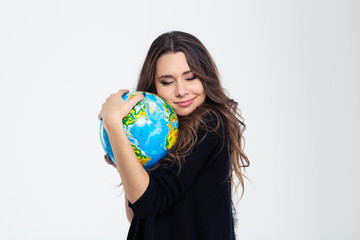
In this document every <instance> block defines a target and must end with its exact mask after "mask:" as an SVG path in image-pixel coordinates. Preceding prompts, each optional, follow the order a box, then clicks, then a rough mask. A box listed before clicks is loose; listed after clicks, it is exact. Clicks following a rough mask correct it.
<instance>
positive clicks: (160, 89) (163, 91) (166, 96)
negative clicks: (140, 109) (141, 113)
mask: <svg viewBox="0 0 360 240" xmlns="http://www.w3.org/2000/svg"><path fill="white" fill-rule="evenodd" d="M156 94H157V95H158V96H160V97H161V98H163V99H165V100H166V101H167V102H169V100H170V95H169V91H168V90H166V89H164V88H163V87H161V86H157V87H156Z"/></svg>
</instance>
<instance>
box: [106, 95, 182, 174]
mask: <svg viewBox="0 0 360 240" xmlns="http://www.w3.org/2000/svg"><path fill="white" fill-rule="evenodd" d="M138 94H144V97H145V98H144V99H143V100H142V101H140V102H139V103H137V104H136V105H135V106H134V108H133V109H132V110H131V111H130V112H129V114H128V115H127V116H126V117H125V118H124V119H123V127H124V130H125V133H126V136H127V137H128V139H129V141H130V143H131V146H132V148H133V149H134V152H135V154H136V157H137V158H138V159H139V161H140V163H141V164H142V165H143V167H144V168H145V169H149V168H151V167H153V166H154V165H155V164H156V163H158V162H159V160H160V159H162V158H163V157H165V156H166V155H167V153H168V152H169V151H170V150H171V148H172V147H173V146H174V144H175V142H176V139H177V136H178V131H179V130H178V126H179V120H178V117H177V115H176V114H175V112H174V110H173V109H172V107H171V106H170V105H169V104H168V103H167V102H166V101H165V100H164V99H162V98H161V97H159V96H157V95H156V94H153V93H148V92H141V91H137V92H131V93H126V94H124V95H123V99H124V100H127V99H131V98H133V97H135V96H136V95H138ZM100 141H101V144H102V147H103V148H104V150H105V152H106V153H107V154H108V156H109V157H110V159H111V161H112V162H114V163H115V164H116V161H115V157H114V153H113V151H112V148H111V145H110V141H109V137H108V135H107V132H106V130H105V128H104V125H103V121H102V120H101V122H100Z"/></svg>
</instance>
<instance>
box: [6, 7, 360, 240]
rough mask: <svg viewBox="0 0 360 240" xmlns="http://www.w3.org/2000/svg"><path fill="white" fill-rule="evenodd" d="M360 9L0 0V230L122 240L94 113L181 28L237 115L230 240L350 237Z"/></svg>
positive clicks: (114, 179) (18, 235) (355, 198)
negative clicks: (240, 168)
mask: <svg viewBox="0 0 360 240" xmlns="http://www.w3.org/2000/svg"><path fill="white" fill-rule="evenodd" d="M359 10H360V4H359V2H358V1H350V0H346V1H345V0H342V1H340V0H338V1H335V0H330V1H325V0H323V1H320V0H311V1H309V0H296V1H295V0H277V1H266V0H251V1H250V0H248V1H221V3H220V1H210V0H206V1H85V0H71V1H45V0H43V1H25V0H23V1H16V0H11V1H10V0H7V1H6V0H5V1H4V0H1V1H0V112H1V118H0V121H1V125H0V126H1V134H0V239H4V240H5V239H6V240H7V239H87V240H90V239H125V238H126V234H127V231H128V227H129V224H128V222H127V220H126V217H125V212H124V202H123V195H121V196H120V194H121V190H120V189H118V188H117V184H118V183H119V182H120V179H119V176H118V175H117V172H116V170H115V169H113V168H112V167H110V166H108V165H106V163H105V161H104V160H103V154H104V152H103V149H102V148H101V145H100V140H99V134H98V130H99V121H98V120H97V114H98V112H99V110H100V108H101V104H102V103H103V101H104V100H105V99H106V97H107V96H108V95H109V94H110V93H112V92H116V91H117V90H118V89H120V88H129V89H130V90H133V89H134V87H135V83H136V80H137V77H138V74H139V71H140V68H141V66H142V63H143V61H144V58H145V55H146V53H147V50H148V48H149V46H150V44H151V42H152V41H153V40H154V39H155V38H156V37H157V36H159V35H160V34H162V33H163V32H166V31H170V30H181V31H186V32H189V33H191V34H193V35H195V36H196V37H198V38H199V39H200V40H201V41H202V42H203V43H204V44H205V46H206V47H207V48H208V50H209V51H210V53H211V54H212V56H213V57H214V60H215V62H216V64H217V65H218V67H219V70H220V74H221V76H222V80H223V85H224V88H225V89H227V90H228V93H229V95H230V97H232V98H234V99H235V100H236V101H238V102H239V108H240V110H241V112H242V115H243V117H244V119H245V123H246V125H247V129H246V131H245V141H246V144H245V152H246V153H247V155H248V157H249V159H250V161H251V167H250V168H249V169H248V171H247V175H248V177H249V178H250V179H251V181H252V183H249V182H247V184H246V190H245V195H244V197H243V199H242V200H241V201H240V203H239V204H238V205H237V212H238V226H237V229H236V232H237V235H238V239H243V240H263V239H274V240H275V239H277V240H278V239H284V240H285V239H293V240H297V239H299V240H300V239H301V240H303V239H326V240H328V239H360V228H358V227H359V222H360V205H359V202H360V186H359V185H360V184H359V183H360V177H359V174H358V172H359V170H360V163H359V161H360V154H359V147H360V140H359V135H360V127H359V122H360V107H359V103H360V94H359V91H360V83H359V81H360V70H359V69H360V68H359V67H360V46H359V43H360V31H359V29H360V17H359Z"/></svg>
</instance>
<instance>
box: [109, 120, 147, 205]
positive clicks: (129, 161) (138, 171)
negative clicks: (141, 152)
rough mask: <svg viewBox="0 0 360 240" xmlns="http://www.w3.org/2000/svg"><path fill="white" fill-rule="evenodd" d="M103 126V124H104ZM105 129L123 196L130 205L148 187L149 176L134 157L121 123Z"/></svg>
mask: <svg viewBox="0 0 360 240" xmlns="http://www.w3.org/2000/svg"><path fill="white" fill-rule="evenodd" d="M104 125H105V124H104ZM110 126H111V127H109V125H108V126H106V125H105V128H107V129H106V131H107V133H108V136H109V140H110V144H111V148H112V150H113V153H114V157H115V161H116V167H117V171H118V172H119V174H120V177H121V181H122V184H123V186H124V190H125V196H126V198H127V199H128V200H129V202H130V203H134V202H136V200H138V199H139V198H140V197H141V195H142V194H143V193H144V192H145V190H146V188H147V187H148V185H149V175H148V173H147V172H146V171H145V169H144V167H143V166H142V165H141V163H140V162H139V160H138V158H137V157H136V155H135V152H134V149H133V148H132V146H131V144H130V141H129V139H128V138H127V136H126V134H125V130H124V128H123V126H122V121H121V122H119V123H117V124H112V125H110Z"/></svg>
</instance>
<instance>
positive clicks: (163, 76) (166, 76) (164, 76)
mask: <svg viewBox="0 0 360 240" xmlns="http://www.w3.org/2000/svg"><path fill="white" fill-rule="evenodd" d="M191 72H192V71H191V70H188V71H186V72H183V75H185V74H188V73H191ZM160 78H173V76H171V75H161V76H160V77H159V79H160Z"/></svg>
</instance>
